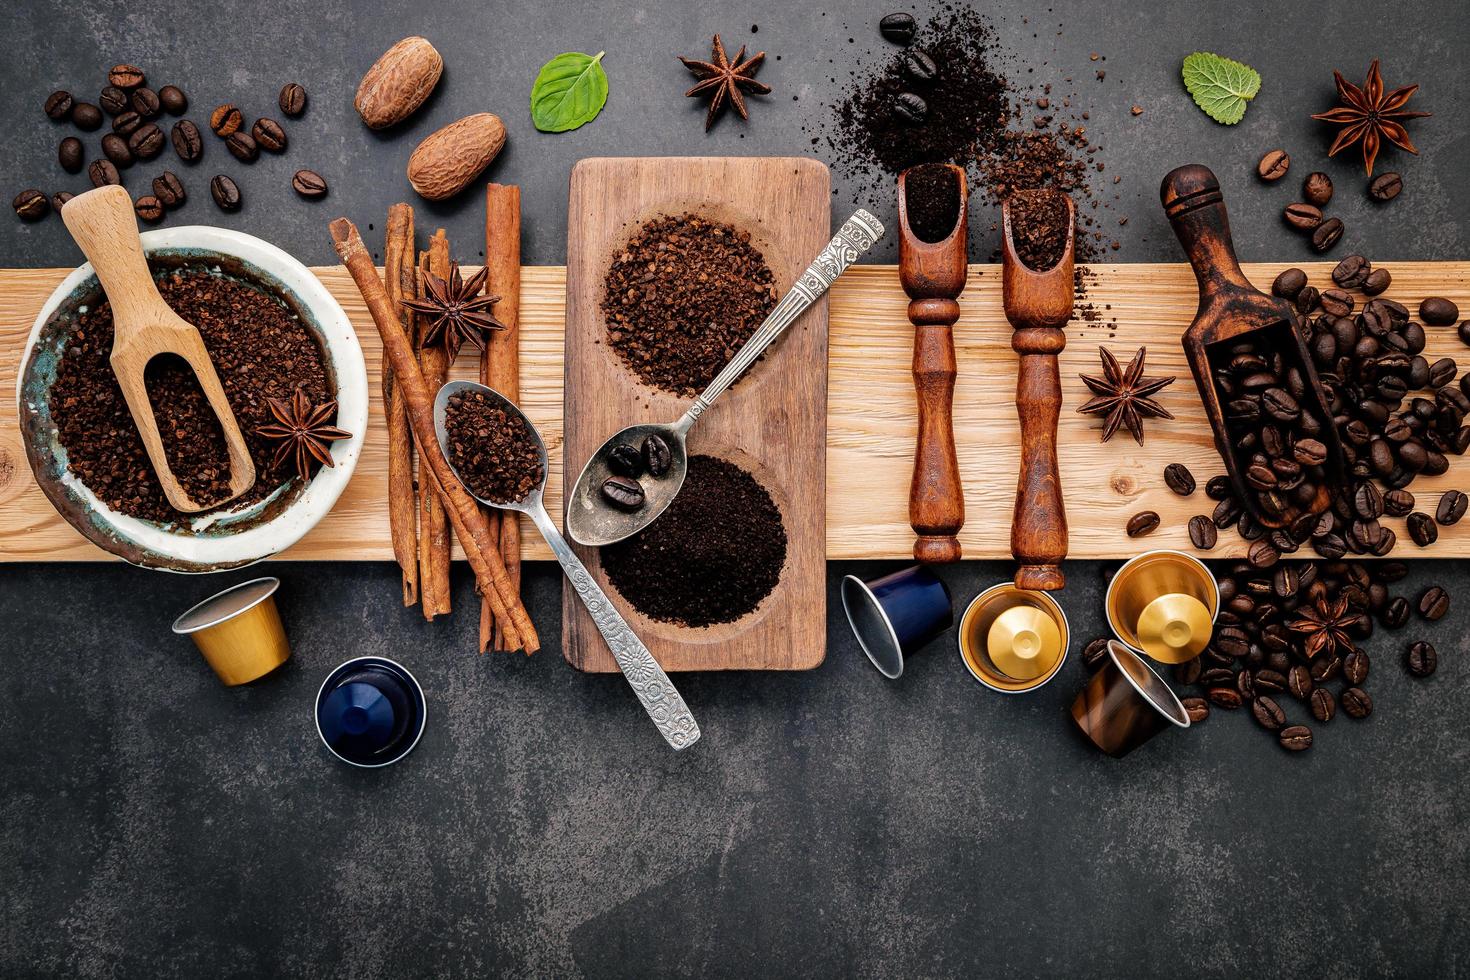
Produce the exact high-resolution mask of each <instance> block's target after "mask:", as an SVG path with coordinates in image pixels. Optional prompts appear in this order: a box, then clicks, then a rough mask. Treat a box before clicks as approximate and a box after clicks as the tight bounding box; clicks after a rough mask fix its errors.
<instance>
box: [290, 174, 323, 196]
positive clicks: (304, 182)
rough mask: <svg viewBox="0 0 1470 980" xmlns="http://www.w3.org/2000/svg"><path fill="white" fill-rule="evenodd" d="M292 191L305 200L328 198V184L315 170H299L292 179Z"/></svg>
mask: <svg viewBox="0 0 1470 980" xmlns="http://www.w3.org/2000/svg"><path fill="white" fill-rule="evenodd" d="M291 189H292V190H294V191H295V192H296V193H298V194H300V195H301V196H302V197H304V198H307V199H311V200H314V199H316V198H319V197H326V195H327V182H326V181H325V180H323V179H322V175H321V174H319V173H317V172H316V171H315V170H298V171H296V173H295V174H294V175H293V176H292V177H291Z"/></svg>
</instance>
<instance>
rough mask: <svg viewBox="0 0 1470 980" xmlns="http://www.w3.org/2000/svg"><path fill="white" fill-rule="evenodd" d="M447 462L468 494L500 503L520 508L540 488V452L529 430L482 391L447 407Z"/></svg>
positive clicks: (462, 396)
mask: <svg viewBox="0 0 1470 980" xmlns="http://www.w3.org/2000/svg"><path fill="white" fill-rule="evenodd" d="M444 428H445V430H446V432H447V434H448V436H449V462H450V463H452V464H453V465H454V470H455V472H456V473H458V474H459V478H460V479H461V480H463V481H464V485H465V486H466V487H468V488H469V491H470V493H473V494H474V495H475V496H477V497H483V498H484V499H485V500H493V501H494V502H495V503H497V504H513V503H519V502H520V501H522V500H525V499H526V495H527V494H529V493H530V492H531V491H532V490H535V489H536V487H537V486H539V485H540V484H541V476H542V473H541V453H540V451H539V450H538V449H537V448H536V439H535V437H534V436H532V435H531V430H530V427H529V426H527V425H526V423H525V420H524V419H522V418H521V417H520V416H518V415H511V414H510V413H509V412H507V411H505V409H503V408H501V407H500V406H498V405H496V404H495V403H494V402H492V401H491V400H490V399H489V398H486V397H485V395H484V394H483V393H481V392H478V391H471V392H462V393H460V394H457V395H454V396H453V397H451V398H450V399H449V404H448V405H447V406H446V407H445V412H444Z"/></svg>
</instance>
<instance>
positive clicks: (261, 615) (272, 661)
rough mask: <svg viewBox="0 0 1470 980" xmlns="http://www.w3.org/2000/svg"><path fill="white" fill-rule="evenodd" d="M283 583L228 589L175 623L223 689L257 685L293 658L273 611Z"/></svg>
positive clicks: (264, 582) (275, 581) (260, 580)
mask: <svg viewBox="0 0 1470 980" xmlns="http://www.w3.org/2000/svg"><path fill="white" fill-rule="evenodd" d="M280 584H281V581H280V579H276V578H258V579H254V580H252V581H249V582H242V583H241V584H239V585H236V586H232V587H231V588H228V589H226V590H225V591H223V592H221V593H219V594H218V595H215V596H211V597H210V598H208V599H205V600H204V601H203V602H201V603H199V604H198V605H197V606H194V607H193V608H192V609H190V610H188V611H187V612H185V613H184V614H183V615H182V616H180V617H179V618H178V619H177V620H175V621H174V627H173V629H174V632H175V633H178V634H180V635H182V636H188V637H190V638H192V639H193V640H194V645H195V646H197V647H198V648H199V652H200V653H202V654H203V655H204V659H205V660H206V661H207V662H208V663H209V666H210V667H211V668H212V669H213V670H214V672H215V674H216V675H217V676H218V677H219V679H220V681H221V682H222V683H224V684H225V685H226V686H227V687H234V686H236V685H237V684H248V683H249V682H251V681H253V680H258V679H259V678H261V677H264V676H265V675H266V674H269V673H270V672H271V671H273V670H275V669H276V668H277V667H279V666H281V664H283V663H285V662H286V660H287V659H288V658H290V656H291V646H290V644H289V643H287V642H286V631H285V629H284V628H283V627H282V626H281V616H280V613H279V612H277V610H276V600H275V593H276V589H277V588H279V587H280Z"/></svg>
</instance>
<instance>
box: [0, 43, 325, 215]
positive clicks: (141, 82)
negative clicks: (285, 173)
mask: <svg viewBox="0 0 1470 980" xmlns="http://www.w3.org/2000/svg"><path fill="white" fill-rule="evenodd" d="M277 103H278V105H279V106H280V109H281V112H282V113H284V114H285V115H287V116H289V117H292V118H295V117H297V116H300V115H301V114H302V113H303V112H304V111H305V109H306V90H305V89H304V88H302V87H301V86H300V85H299V84H297V83H295V82H291V83H289V84H287V85H286V86H285V87H284V88H282V89H281V92H280V95H279V97H278V99H277ZM99 106H100V108H99ZM43 108H44V109H45V112H46V115H47V116H48V117H49V118H51V119H52V120H54V121H56V122H60V123H65V122H70V123H72V124H73V125H75V126H76V127H77V128H78V129H80V130H82V131H83V132H84V133H86V132H92V131H94V130H96V129H97V128H99V127H100V126H101V125H102V120H103V113H104V112H105V113H106V114H107V115H108V116H110V117H111V120H112V126H111V130H112V131H111V132H109V133H107V134H105V135H104V136H103V137H102V138H101V140H100V142H99V145H98V149H99V150H100V155H99V156H97V157H95V158H94V159H93V160H92V161H91V162H90V163H88V162H87V160H86V157H87V149H86V146H85V144H84V143H83V142H82V140H81V139H79V138H78V137H76V136H67V137H64V138H63V139H62V140H61V143H60V144H59V145H58V147H57V151H56V156H57V163H58V164H59V165H60V166H61V169H62V170H64V171H65V172H66V173H68V174H76V173H80V172H81V171H82V170H83V168H84V167H85V169H86V172H87V178H88V180H89V181H91V183H92V186H93V187H102V186H105V185H108V184H123V183H124V178H123V174H124V172H125V171H127V170H128V169H129V168H131V167H132V166H134V165H135V164H137V163H144V162H148V161H151V160H153V159H155V158H157V157H158V156H159V155H160V154H161V153H162V152H163V151H164V149H165V148H166V146H167V145H168V144H169V143H172V145H173V148H174V153H175V154H176V155H177V156H178V158H179V160H180V161H181V162H183V163H187V164H195V163H198V162H199V160H200V159H201V158H202V157H203V156H204V140H203V137H201V136H200V134H199V127H198V126H197V125H195V123H194V122H193V121H192V120H189V119H179V120H177V121H176V122H175V123H174V124H173V126H172V129H171V130H170V133H169V135H168V136H167V137H165V135H164V131H163V128H162V124H163V116H164V114H165V113H167V114H168V115H171V116H182V115H183V114H184V113H185V112H187V111H188V109H189V98H188V96H187V95H186V94H185V93H184V91H183V89H181V88H179V87H178V86H176V85H165V86H163V87H162V88H160V89H158V90H157V91H156V92H155V91H154V90H153V89H151V88H149V87H148V79H147V76H146V75H145V74H144V72H143V70H142V69H141V68H138V67H136V66H134V65H128V64H120V65H114V66H113V67H112V69H111V70H110V71H109V72H108V73H107V84H106V85H105V86H104V87H103V89H102V92H101V94H100V95H99V96H98V99H97V104H95V105H94V104H93V103H90V102H78V101H76V99H75V98H74V97H73V96H72V94H71V93H70V92H66V91H56V92H52V93H51V95H49V96H48V97H47V98H46V101H45V104H44V106H43ZM244 127H245V117H244V116H243V114H241V112H240V110H239V109H237V108H236V107H235V106H233V105H225V106H220V107H219V108H217V109H215V110H214V112H213V113H212V114H211V116H210V128H211V129H212V130H213V132H214V133H215V134H216V135H218V136H219V137H220V138H221V139H223V140H224V141H225V147H226V149H227V150H229V152H230V153H231V154H232V155H233V156H234V157H235V158H236V159H238V160H240V161H241V162H243V163H251V162H253V161H254V160H255V159H256V158H257V156H258V155H259V152H260V151H261V150H265V151H266V152H268V153H283V152H285V149H286V145H287V138H286V132H285V130H284V129H283V128H282V127H281V124H280V123H278V122H276V121H275V120H274V119H270V118H267V117H262V118H259V119H256V120H255V121H254V122H253V123H252V124H251V126H250V127H249V129H248V131H247V130H246V129H245V128H244ZM160 182H164V183H165V184H166V185H167V187H168V193H165V194H160V193H159V190H158V188H159V185H160ZM291 186H292V188H293V189H294V190H295V191H296V192H297V194H299V195H300V196H301V197H303V198H307V199H316V198H320V197H322V196H324V195H325V194H326V190H327V185H326V181H324V180H323V179H322V177H321V175H320V174H318V173H316V172H315V171H312V170H300V171H297V172H296V174H295V175H294V176H293V177H292V180H291ZM151 189H152V191H153V193H151V194H149V193H147V192H146V191H145V192H144V193H142V194H140V195H139V196H137V197H136V198H135V200H134V210H135V211H136V213H137V215H138V218H139V220H141V221H144V222H146V223H149V224H156V223H157V222H159V221H161V220H163V218H164V216H165V214H166V213H167V212H169V211H171V210H173V209H175V208H178V207H181V206H182V205H183V204H184V202H185V200H186V199H187V195H186V194H185V193H184V190H183V182H182V181H181V180H180V179H179V177H178V175H177V174H175V173H174V172H172V171H169V170H165V171H164V172H163V173H162V174H160V175H158V176H156V177H154V178H152V181H151ZM209 189H210V196H211V197H213V198H214V202H215V203H216V204H217V205H218V206H219V207H220V208H221V210H225V211H235V210H238V209H239V207H240V203H241V198H240V189H239V187H238V186H237V185H236V184H235V182H234V180H233V179H231V178H230V177H228V176H227V175H224V174H220V175H217V176H216V177H214V178H213V179H212V180H211V181H210V185H209ZM72 197H73V193H72V192H71V191H57V192H56V193H55V194H53V195H52V196H51V197H49V198H48V197H47V196H46V195H45V194H44V193H42V192H41V191H39V190H36V189H34V188H28V189H26V190H24V191H21V192H20V193H19V194H17V195H16V196H15V198H14V199H13V200H12V202H11V206H12V207H13V208H14V209H15V213H16V214H17V215H18V216H20V218H21V219H22V220H24V221H36V220H39V219H40V218H44V217H45V216H46V215H47V213H49V212H50V211H51V209H52V208H53V207H54V208H56V209H57V210H60V209H61V206H62V205H64V204H65V203H66V202H67V201H69V200H71V198H72Z"/></svg>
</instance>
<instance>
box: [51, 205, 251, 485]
mask: <svg viewBox="0 0 1470 980" xmlns="http://www.w3.org/2000/svg"><path fill="white" fill-rule="evenodd" d="M61 220H62V221H63V222H65V223H66V229H67V231H69V232H71V237H72V238H74V239H75V240H76V243H77V245H79V246H80V247H81V249H82V252H83V253H84V254H85V255H86V256H87V260H88V261H89V262H91V263H92V268H93V269H94V270H95V271H96V273H97V279H98V281H99V282H101V283H102V290H103V291H104V292H105V293H106V294H107V299H108V302H110V303H111V304H112V320H113V330H114V336H113V339H112V373H113V374H115V375H117V383H118V385H119V386H120V387H121V388H122V393H123V397H124V398H125V399H127V403H128V410H129V411H131V412H132V413H133V422H134V423H135V424H136V425H137V426H138V432H139V434H140V435H142V437H143V446H144V447H145V448H146V449H147V450H148V459H149V460H150V461H151V462H152V463H153V472H154V473H156V474H157V475H158V482H159V484H160V485H161V486H162V487H163V494H164V496H165V497H167V498H168V502H169V505H170V506H171V507H173V508H174V510H178V511H182V512H184V513H186V514H193V513H196V512H198V511H201V510H204V509H205V508H206V507H217V506H219V505H220V504H222V503H224V502H225V501H227V500H234V499H235V498H236V497H238V496H240V494H242V493H244V492H245V491H246V490H249V489H250V487H251V486H252V485H253V484H254V483H255V463H254V461H253V460H252V459H251V458H250V450H249V448H248V447H247V446H246V445H245V437H244V436H243V435H241V434H240V426H239V424H238V423H236V421H235V413H234V411H233V410H232V409H231V408H230V403H229V402H228V401H226V400H225V390H224V388H223V387H222V386H221V385H220V381H219V375H218V374H217V373H215V370H214V364H213V362H211V361H210V359H209V352H208V351H206V350H205V349H204V339H203V338H202V337H200V336H199V331H198V330H197V329H196V328H195V327H194V325H193V324H191V323H188V322H187V321H185V320H184V319H183V318H181V317H180V316H179V315H178V314H177V313H175V312H174V311H173V310H171V309H169V307H168V304H167V303H165V302H164V301H163V297H162V296H160V295H159V293H158V287H157V286H155V285H154V284H153V277H152V275H150V274H149V272H148V260H147V259H146V258H145V257H144V255H143V242H142V240H141V239H140V238H139V237H138V222H137V218H135V217H134V215H133V200H132V198H131V197H130V196H129V195H128V192H127V191H126V190H125V189H123V188H122V187H119V186H116V185H110V186H107V187H99V188H97V189H96V190H91V191H88V192H87V193H85V194H80V195H78V196H77V197H74V198H72V199H71V200H70V201H68V202H67V203H66V205H65V206H64V207H63V208H62V209H61ZM159 354H177V355H178V356H179V357H182V358H183V359H184V360H185V361H187V362H188V363H189V366H190V367H191V368H193V369H194V374H195V376H196V377H197V378H198V379H199V386H200V387H201V388H202V389H204V395H205V397H206V398H208V399H209V405H210V407H211V408H212V409H214V414H215V417H216V418H218V419H219V424H220V428H221V429H222V430H223V431H224V435H225V445H226V446H227V447H228V448H229V452H230V495H229V496H228V497H226V498H225V500H215V501H211V502H210V503H208V504H201V503H198V502H196V501H194V500H192V499H191V498H190V497H189V495H188V494H187V493H185V492H184V488H183V487H182V486H180V485H179V481H178V479H177V478H175V477H174V474H173V470H172V469H170V468H169V465H168V459H167V457H165V456H164V453H163V440H162V439H161V438H160V437H159V434H158V421H157V419H155V418H154V417H153V405H152V404H151V403H150V402H149V401H148V389H147V388H146V387H145V386H144V383H143V371H144V369H145V368H146V367H147V366H148V362H149V361H151V360H153V358H155V357H157V356H158V355H159Z"/></svg>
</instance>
